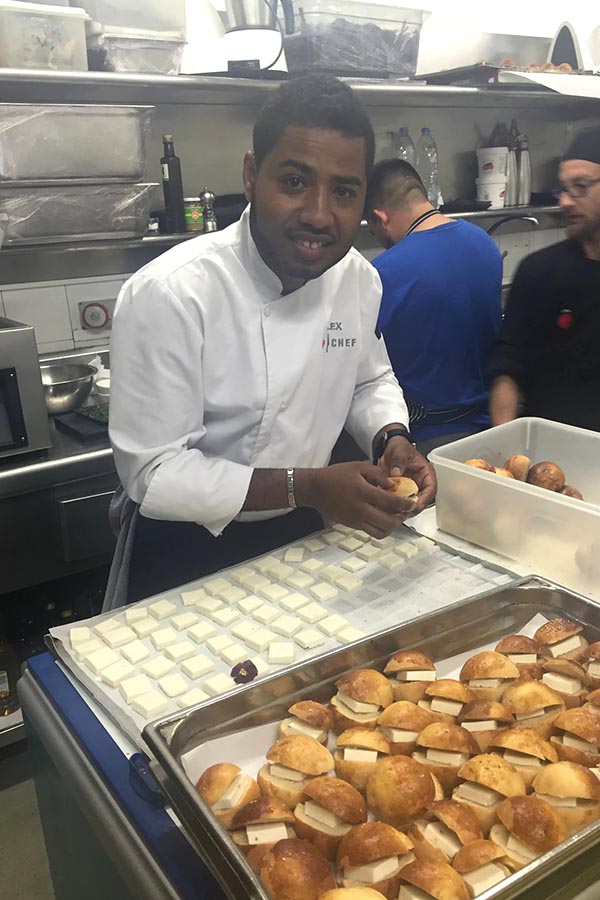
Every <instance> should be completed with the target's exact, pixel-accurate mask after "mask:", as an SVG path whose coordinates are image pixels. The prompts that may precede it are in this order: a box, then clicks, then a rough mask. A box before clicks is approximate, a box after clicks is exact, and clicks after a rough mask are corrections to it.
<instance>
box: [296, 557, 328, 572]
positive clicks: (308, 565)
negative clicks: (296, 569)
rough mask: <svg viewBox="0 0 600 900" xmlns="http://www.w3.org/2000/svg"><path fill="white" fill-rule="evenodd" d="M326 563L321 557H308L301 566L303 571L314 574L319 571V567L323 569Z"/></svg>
mask: <svg viewBox="0 0 600 900" xmlns="http://www.w3.org/2000/svg"><path fill="white" fill-rule="evenodd" d="M324 565H325V563H323V562H322V560H320V559H312V558H311V559H307V560H306V561H305V562H303V563H302V564H301V565H300V568H301V569H302V571H303V572H306V573H307V574H308V575H314V574H315V572H318V571H319V569H322V568H323V566H324Z"/></svg>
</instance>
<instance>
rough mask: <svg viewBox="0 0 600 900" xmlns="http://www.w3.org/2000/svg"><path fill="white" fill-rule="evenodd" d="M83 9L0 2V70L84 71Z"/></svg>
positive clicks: (2, 0)
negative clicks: (3, 68) (4, 68)
mask: <svg viewBox="0 0 600 900" xmlns="http://www.w3.org/2000/svg"><path fill="white" fill-rule="evenodd" d="M87 20H88V16H87V14H86V12H85V10H83V9H78V8H73V9H70V8H66V7H64V6H46V5H42V4H39V3H17V2H15V0H0V66H4V67H9V68H13V69H72V70H75V71H86V70H87V56H86V49H85V23H86V21H87Z"/></svg>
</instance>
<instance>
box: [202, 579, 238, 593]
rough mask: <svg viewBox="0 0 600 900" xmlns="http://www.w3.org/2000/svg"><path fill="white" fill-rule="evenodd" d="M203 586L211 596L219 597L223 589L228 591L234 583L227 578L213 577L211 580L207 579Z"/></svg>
mask: <svg viewBox="0 0 600 900" xmlns="http://www.w3.org/2000/svg"><path fill="white" fill-rule="evenodd" d="M203 586H204V590H205V591H206V593H207V594H209V596H211V597H218V596H219V594H220V593H221V591H226V590H227V588H230V587H231V586H232V585H231V582H230V581H227V579H226V578H211V579H210V581H205V582H204V585H203Z"/></svg>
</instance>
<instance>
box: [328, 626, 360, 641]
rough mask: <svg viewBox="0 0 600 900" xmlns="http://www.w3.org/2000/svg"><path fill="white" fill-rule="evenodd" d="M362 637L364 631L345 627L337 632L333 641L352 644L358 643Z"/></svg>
mask: <svg viewBox="0 0 600 900" xmlns="http://www.w3.org/2000/svg"><path fill="white" fill-rule="evenodd" d="M364 637H365V633H364V631H361V630H360V629H359V628H355V627H354V626H353V625H347V626H346V627H345V628H342V630H341V631H338V633H337V634H336V636H335V639H336V641H339V642H340V644H353V643H354V641H360V639H361V638H364Z"/></svg>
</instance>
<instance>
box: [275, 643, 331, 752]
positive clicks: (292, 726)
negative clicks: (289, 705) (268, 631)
mask: <svg viewBox="0 0 600 900" xmlns="http://www.w3.org/2000/svg"><path fill="white" fill-rule="evenodd" d="M271 646H273V645H272V644H271ZM287 722H288V726H287V731H286V734H287V735H293V734H303V735H305V736H306V737H311V738H314V740H315V741H319V743H320V742H321V741H324V740H325V739H326V737H327V731H321V729H320V728H315V727H314V726H313V725H309V724H308V723H307V722H303V721H302V719H297V718H296V717H295V716H293V717H292V718H291V719H288V720H287Z"/></svg>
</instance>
